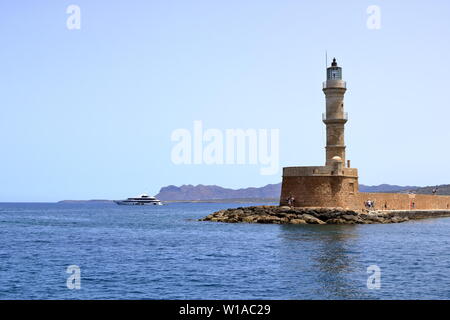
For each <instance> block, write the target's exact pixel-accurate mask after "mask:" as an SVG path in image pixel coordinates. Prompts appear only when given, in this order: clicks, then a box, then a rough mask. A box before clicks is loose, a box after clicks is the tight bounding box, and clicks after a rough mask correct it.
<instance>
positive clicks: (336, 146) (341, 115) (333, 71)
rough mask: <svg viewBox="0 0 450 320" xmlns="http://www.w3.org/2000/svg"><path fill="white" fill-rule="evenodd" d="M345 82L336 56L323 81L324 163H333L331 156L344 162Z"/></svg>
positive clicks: (329, 164) (346, 118) (328, 164)
mask: <svg viewBox="0 0 450 320" xmlns="http://www.w3.org/2000/svg"><path fill="white" fill-rule="evenodd" d="M345 91H347V88H346V83H345V81H343V80H342V68H341V67H338V65H337V62H336V58H334V59H333V63H332V64H331V67H328V68H327V80H326V81H325V82H324V83H323V92H324V93H325V97H326V113H324V114H323V116H322V120H323V122H324V123H325V125H326V127H327V146H326V147H325V148H326V165H327V166H331V165H332V164H333V158H335V157H339V158H341V160H342V162H343V163H344V164H345V142H344V130H345V129H344V127H345V124H346V123H347V120H348V117H347V113H345V112H344V95H345Z"/></svg>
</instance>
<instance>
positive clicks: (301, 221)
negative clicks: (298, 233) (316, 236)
mask: <svg viewBox="0 0 450 320" xmlns="http://www.w3.org/2000/svg"><path fill="white" fill-rule="evenodd" d="M289 223H291V224H307V223H306V221H305V220H303V219H292V220H290V221H289Z"/></svg>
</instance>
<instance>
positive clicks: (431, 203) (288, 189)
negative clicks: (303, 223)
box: [280, 176, 450, 210]
mask: <svg viewBox="0 0 450 320" xmlns="http://www.w3.org/2000/svg"><path fill="white" fill-rule="evenodd" d="M290 196H293V197H294V198H295V202H294V206H295V207H341V208H344V209H364V208H365V207H364V203H365V202H366V201H367V200H371V201H375V209H376V210H411V209H415V210H437V209H443V210H446V209H450V196H439V195H422V194H416V195H409V194H404V193H362V192H358V178H357V177H349V176H284V177H283V183H282V186H281V199H280V205H282V206H283V205H287V204H288V203H287V199H288V198H289V197H290Z"/></svg>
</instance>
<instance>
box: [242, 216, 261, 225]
mask: <svg viewBox="0 0 450 320" xmlns="http://www.w3.org/2000/svg"><path fill="white" fill-rule="evenodd" d="M256 220H258V217H256V216H247V217H244V218H242V222H247V223H255V222H256Z"/></svg>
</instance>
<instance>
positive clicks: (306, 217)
mask: <svg viewBox="0 0 450 320" xmlns="http://www.w3.org/2000/svg"><path fill="white" fill-rule="evenodd" d="M301 219H302V220H305V221H306V222H307V223H310V224H325V222H323V221H322V220H320V219H318V218H316V217H313V216H312V215H310V214H302V215H301Z"/></svg>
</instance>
